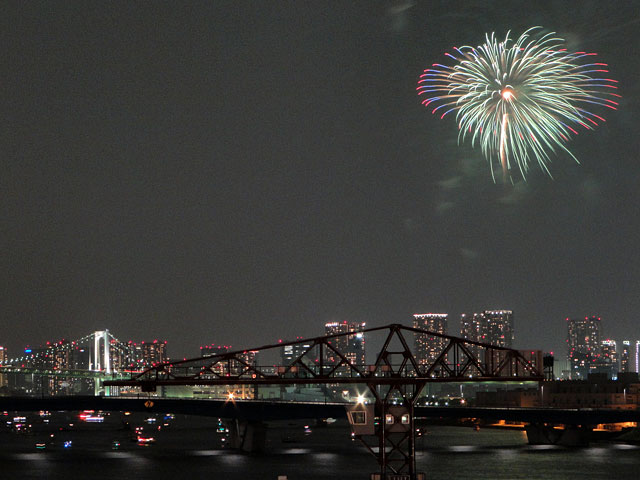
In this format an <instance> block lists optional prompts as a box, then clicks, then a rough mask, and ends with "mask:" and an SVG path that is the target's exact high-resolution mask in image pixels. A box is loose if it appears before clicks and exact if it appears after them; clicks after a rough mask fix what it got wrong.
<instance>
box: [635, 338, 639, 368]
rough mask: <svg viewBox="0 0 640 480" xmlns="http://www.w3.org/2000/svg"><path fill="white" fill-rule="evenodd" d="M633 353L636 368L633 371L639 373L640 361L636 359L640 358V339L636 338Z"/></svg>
mask: <svg viewBox="0 0 640 480" xmlns="http://www.w3.org/2000/svg"><path fill="white" fill-rule="evenodd" d="M635 354H636V359H635V360H636V361H635V364H636V365H635V366H636V369H635V370H634V371H635V372H636V373H640V362H639V361H638V360H640V358H639V357H640V340H636V351H635Z"/></svg>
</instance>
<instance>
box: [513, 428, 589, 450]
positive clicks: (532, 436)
mask: <svg viewBox="0 0 640 480" xmlns="http://www.w3.org/2000/svg"><path fill="white" fill-rule="evenodd" d="M525 431H526V432H527V440H528V441H529V445H563V446H567V447H584V446H587V445H588V444H589V437H590V434H591V431H592V429H591V427H589V426H585V425H566V426H565V428H564V429H556V428H553V425H548V424H545V423H530V424H529V425H527V426H526V427H525Z"/></svg>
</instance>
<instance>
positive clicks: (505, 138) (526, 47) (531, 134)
mask: <svg viewBox="0 0 640 480" xmlns="http://www.w3.org/2000/svg"><path fill="white" fill-rule="evenodd" d="M539 28H540V27H534V28H530V29H529V30H527V31H526V32H524V33H523V34H522V35H521V36H520V37H519V38H518V39H517V40H516V41H515V42H512V41H511V39H510V38H509V33H507V36H506V37H505V39H504V41H498V40H497V39H496V37H495V35H494V34H493V33H492V34H491V36H489V35H488V34H487V35H486V43H484V44H483V45H480V46H478V47H475V48H474V47H460V48H458V47H455V48H454V49H453V50H454V54H450V53H445V55H447V56H448V57H449V58H450V59H452V60H453V61H454V62H455V63H454V64H453V66H447V65H443V64H440V63H435V64H433V65H432V66H431V68H428V69H426V70H425V71H424V73H423V74H422V75H421V76H420V80H419V81H418V88H417V90H418V94H419V95H424V96H425V97H426V98H425V99H424V100H423V101H422V104H423V105H425V106H429V107H434V108H433V111H432V113H434V114H435V113H436V112H438V113H439V114H440V117H441V118H444V117H445V116H446V115H447V114H448V113H451V112H456V120H457V123H458V129H459V134H458V142H459V143H460V142H463V141H464V140H467V139H470V140H471V145H472V146H474V147H475V146H476V145H479V146H480V148H481V150H482V153H483V154H484V156H485V157H486V159H487V160H488V162H489V165H490V166H491V173H492V176H493V175H494V164H495V163H496V162H499V163H500V165H501V166H502V171H503V175H504V176H505V178H506V177H507V175H508V173H509V172H510V170H511V169H512V168H515V167H516V166H517V168H518V170H519V171H520V174H521V175H522V177H523V178H525V177H526V173H527V172H528V171H529V167H530V164H531V163H532V162H533V160H534V159H535V160H536V161H537V163H538V165H539V166H540V168H541V169H542V170H543V171H545V172H546V173H547V174H549V176H551V173H550V171H549V168H548V163H549V162H550V161H551V157H550V155H551V154H556V153H558V151H564V152H566V153H568V154H569V155H570V156H571V157H572V158H573V159H574V160H575V161H576V162H578V159H577V158H576V157H575V156H574V155H573V154H572V153H571V152H570V151H569V150H568V149H567V147H566V144H567V142H569V140H570V139H571V138H572V136H575V135H578V130H577V129H579V128H585V129H587V130H592V129H593V128H594V127H595V126H596V125H598V123H599V122H604V121H605V120H604V118H603V117H601V116H600V115H596V114H595V113H592V112H591V111H590V109H591V108H593V107H595V108H600V107H604V108H610V109H613V110H615V109H616V107H617V105H618V103H617V102H616V101H615V100H614V98H617V97H620V95H618V94H616V93H615V89H616V88H617V87H616V85H615V84H616V83H617V81H616V80H613V79H611V78H600V77H602V76H603V74H605V73H608V70H607V65H606V64H605V63H591V62H592V59H593V57H594V56H595V55H597V54H595V53H586V52H575V53H571V52H568V51H567V50H566V48H564V47H563V40H562V39H561V38H557V37H554V35H555V33H553V32H552V33H548V34H540V35H538V34H537V33H538V30H539ZM574 127H575V128H574ZM494 179H495V177H494Z"/></svg>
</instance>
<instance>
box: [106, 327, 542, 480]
mask: <svg viewBox="0 0 640 480" xmlns="http://www.w3.org/2000/svg"><path fill="white" fill-rule="evenodd" d="M361 333H364V334H367V335H371V334H382V335H383V337H382V338H383V341H382V346H381V348H380V350H379V351H378V353H377V354H376V360H375V363H373V364H371V365H357V364H354V363H352V362H350V361H349V359H348V355H347V352H343V351H340V349H339V348H337V347H336V344H341V343H344V342H336V341H335V339H336V338H337V337H342V336H346V335H353V333H341V334H334V335H326V336H322V337H315V338H308V339H304V340H297V341H295V342H285V343H278V344H274V345H265V346H262V347H258V348H254V349H250V350H240V351H233V352H227V353H223V354H220V355H214V356H210V357H205V358H201V357H199V358H194V359H189V360H183V361H178V362H170V363H164V364H161V365H157V366H155V367H153V368H149V369H148V370H145V371H144V372H142V373H139V374H137V375H134V376H132V377H131V378H130V379H125V380H110V381H106V382H104V384H105V385H106V386H138V387H140V388H141V389H142V391H143V392H153V391H155V390H156V388H157V387H159V386H170V385H228V386H232V385H254V386H259V385H292V384H299V385H300V384H302V385H347V384H349V385H362V386H363V387H365V388H366V389H368V390H369V392H370V393H371V396H372V397H373V401H372V405H370V406H369V409H372V410H373V417H374V418H370V419H369V427H370V428H369V430H368V431H367V432H366V433H365V434H362V435H358V437H359V438H360V440H362V442H363V443H364V444H365V445H366V447H367V448H368V450H369V451H370V452H371V453H372V454H374V455H375V456H376V458H377V459H378V464H379V473H375V474H372V477H371V478H372V479H380V480H387V479H394V480H396V479H397V480H419V479H421V478H424V476H423V475H424V474H421V473H418V472H416V467H415V438H414V434H415V427H414V407H415V406H416V401H417V400H418V397H419V396H420V393H421V392H422V390H423V389H424V387H425V386H426V385H427V384H428V383H432V382H452V383H458V382H487V381H490V382H523V381H542V380H543V379H544V378H543V375H542V373H541V370H540V368H541V365H542V364H541V361H540V362H533V363H532V362H530V361H529V360H527V359H526V358H525V356H523V354H522V353H521V352H520V351H518V350H514V349H511V348H506V347H498V346H494V345H489V344H484V343H480V342H474V341H470V340H465V339H462V338H458V337H453V336H449V335H443V334H439V333H436V332H429V331H426V330H421V329H417V328H410V327H406V326H403V325H400V324H391V325H387V326H383V327H377V328H369V329H365V330H362V332H361ZM416 335H420V336H424V335H429V336H431V337H440V338H441V339H443V340H444V342H442V341H441V342H440V344H441V345H442V350H441V352H440V354H439V355H437V357H436V358H434V359H433V361H430V362H428V363H427V364H425V363H424V361H423V363H422V364H421V363H420V362H419V361H418V359H417V358H416V356H415V353H414V350H415V349H412V346H411V343H412V340H415V337H416ZM303 343H304V344H306V345H308V348H305V349H302V353H301V354H300V355H299V356H298V357H297V358H295V359H294V360H293V361H292V362H291V363H290V364H289V365H281V366H277V367H275V368H274V367H273V366H270V367H261V366H258V365H255V364H252V363H250V362H248V361H247V352H248V351H251V352H260V353H262V352H266V351H269V350H272V351H273V350H274V349H278V350H279V349H281V348H282V347H284V346H287V345H298V344H303ZM367 344H368V345H370V344H371V342H370V341H369V340H367ZM472 346H474V348H470V347H472ZM327 352H330V354H331V355H326V353H327ZM474 352H477V353H474ZM539 356H540V359H541V354H540V355H539ZM328 357H331V358H334V359H335V361H334V362H331V363H327V362H326V358H328ZM371 407H373V408H371ZM374 419H375V422H374ZM354 430H355V429H354ZM356 433H357V432H356Z"/></svg>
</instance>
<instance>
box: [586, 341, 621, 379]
mask: <svg viewBox="0 0 640 480" xmlns="http://www.w3.org/2000/svg"><path fill="white" fill-rule="evenodd" d="M591 370H592V371H594V372H598V373H605V374H607V376H608V377H609V378H617V377H618V370H619V367H618V346H617V343H616V341H615V340H610V339H607V340H603V341H602V344H601V346H600V354H599V355H598V356H597V358H596V361H595V362H593V367H592V369H591Z"/></svg>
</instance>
